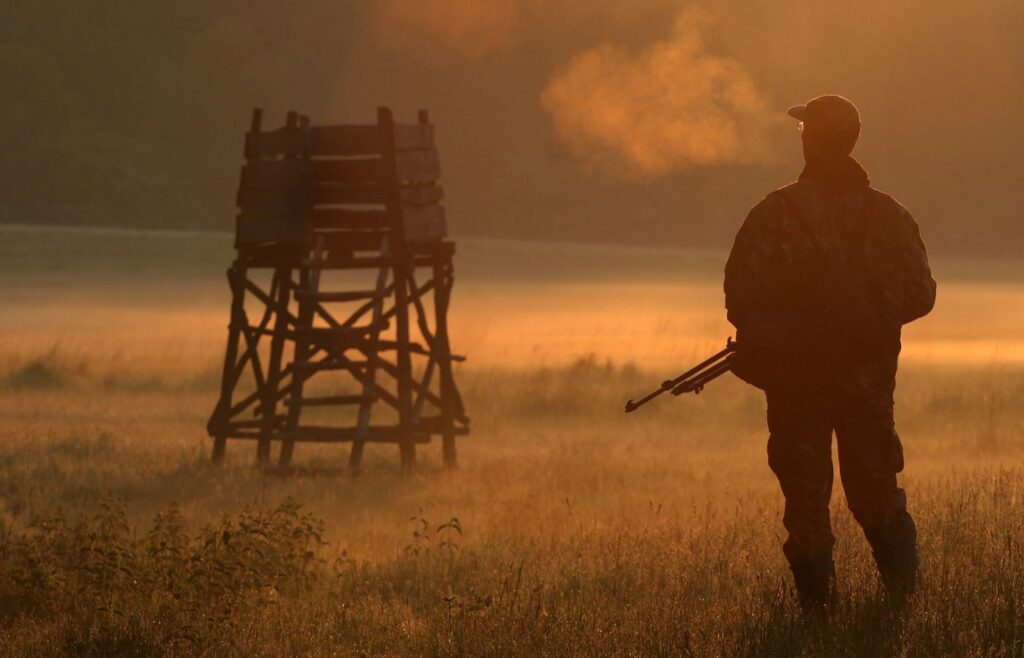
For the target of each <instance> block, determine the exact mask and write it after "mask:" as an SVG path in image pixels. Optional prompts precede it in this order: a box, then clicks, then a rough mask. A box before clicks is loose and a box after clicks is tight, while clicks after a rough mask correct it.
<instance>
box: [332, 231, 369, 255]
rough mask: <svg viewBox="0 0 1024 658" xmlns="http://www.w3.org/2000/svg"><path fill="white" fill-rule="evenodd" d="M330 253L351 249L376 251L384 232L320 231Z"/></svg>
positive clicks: (349, 250)
mask: <svg viewBox="0 0 1024 658" xmlns="http://www.w3.org/2000/svg"><path fill="white" fill-rule="evenodd" d="M318 235H321V236H323V238H324V240H325V241H326V243H327V249H328V251H330V252H331V253H334V254H336V253H338V252H343V253H345V252H351V251H378V250H379V249H380V246H381V241H382V240H383V239H384V234H383V232H381V231H332V232H321V233H318Z"/></svg>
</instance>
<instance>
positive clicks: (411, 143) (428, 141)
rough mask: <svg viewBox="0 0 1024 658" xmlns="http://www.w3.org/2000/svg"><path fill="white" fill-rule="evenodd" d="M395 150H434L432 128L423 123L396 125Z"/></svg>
mask: <svg viewBox="0 0 1024 658" xmlns="http://www.w3.org/2000/svg"><path fill="white" fill-rule="evenodd" d="M395 148H396V149H398V150H399V151H406V150H411V149H430V148H434V126H432V125H430V124H423V123H396V124H395Z"/></svg>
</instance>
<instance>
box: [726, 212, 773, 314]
mask: <svg viewBox="0 0 1024 658" xmlns="http://www.w3.org/2000/svg"><path fill="white" fill-rule="evenodd" d="M774 197H775V194H770V195H768V196H767V197H765V198H764V199H763V200H762V201H761V202H760V203H758V204H757V205H756V206H754V208H753V209H752V210H751V211H750V212H749V213H748V214H747V218H746V219H745V220H744V222H743V225H742V226H741V227H740V230H739V232H738V233H737V234H736V239H735V241H734V242H733V246H732V251H731V252H730V253H729V260H728V261H727V262H726V264H725V286H724V287H725V308H726V311H727V313H728V316H727V317H728V319H729V322H731V323H732V324H733V326H735V327H736V328H737V329H740V328H742V325H743V324H745V322H746V321H747V319H748V318H750V316H751V315H752V314H753V313H756V312H757V311H758V310H759V309H760V307H761V306H763V305H764V304H765V303H766V302H768V301H769V299H770V298H771V296H772V295H770V294H766V293H767V292H768V291H767V290H765V288H766V287H767V286H769V285H770V280H771V278H772V276H773V274H774V268H773V266H772V264H773V262H774V261H775V260H776V252H777V242H778V240H777V239H776V235H775V233H776V231H775V230H774V224H775V221H774V219H775V218H776V215H777V214H778V213H779V212H780V210H781V208H780V202H779V200H778V199H776V198H774Z"/></svg>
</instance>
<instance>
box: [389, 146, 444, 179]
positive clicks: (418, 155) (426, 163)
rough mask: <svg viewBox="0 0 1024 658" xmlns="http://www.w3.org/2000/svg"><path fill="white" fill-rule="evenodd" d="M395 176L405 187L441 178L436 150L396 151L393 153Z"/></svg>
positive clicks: (439, 161) (439, 162)
mask: <svg viewBox="0 0 1024 658" xmlns="http://www.w3.org/2000/svg"><path fill="white" fill-rule="evenodd" d="M395 174H396V175H397V176H398V181H399V182H400V183H402V184H405V185H416V184H419V183H432V182H434V181H436V180H437V179H439V178H440V177H441V160H440V159H439V158H438V157H437V149H433V148H431V149H422V150H417V151H398V152H396V153H395Z"/></svg>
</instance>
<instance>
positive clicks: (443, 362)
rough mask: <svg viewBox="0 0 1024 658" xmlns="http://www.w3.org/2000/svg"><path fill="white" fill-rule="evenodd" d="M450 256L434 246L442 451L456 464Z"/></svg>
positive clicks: (446, 459)
mask: <svg viewBox="0 0 1024 658" xmlns="http://www.w3.org/2000/svg"><path fill="white" fill-rule="evenodd" d="M450 263H451V257H450V254H447V253H446V250H444V249H441V248H437V247H435V248H434V323H435V324H434V327H435V328H434V351H435V353H436V356H435V359H436V360H437V364H438V366H439V367H440V374H441V376H440V380H441V382H440V386H441V405H440V406H441V428H442V433H441V440H442V444H441V453H442V456H443V459H444V466H445V468H454V467H455V466H456V465H457V460H456V456H455V383H454V379H453V377H452V357H451V347H450V345H449V342H448V302H449V300H450V299H451V287H452V283H453V280H454V277H453V276H452V275H451V270H450Z"/></svg>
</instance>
